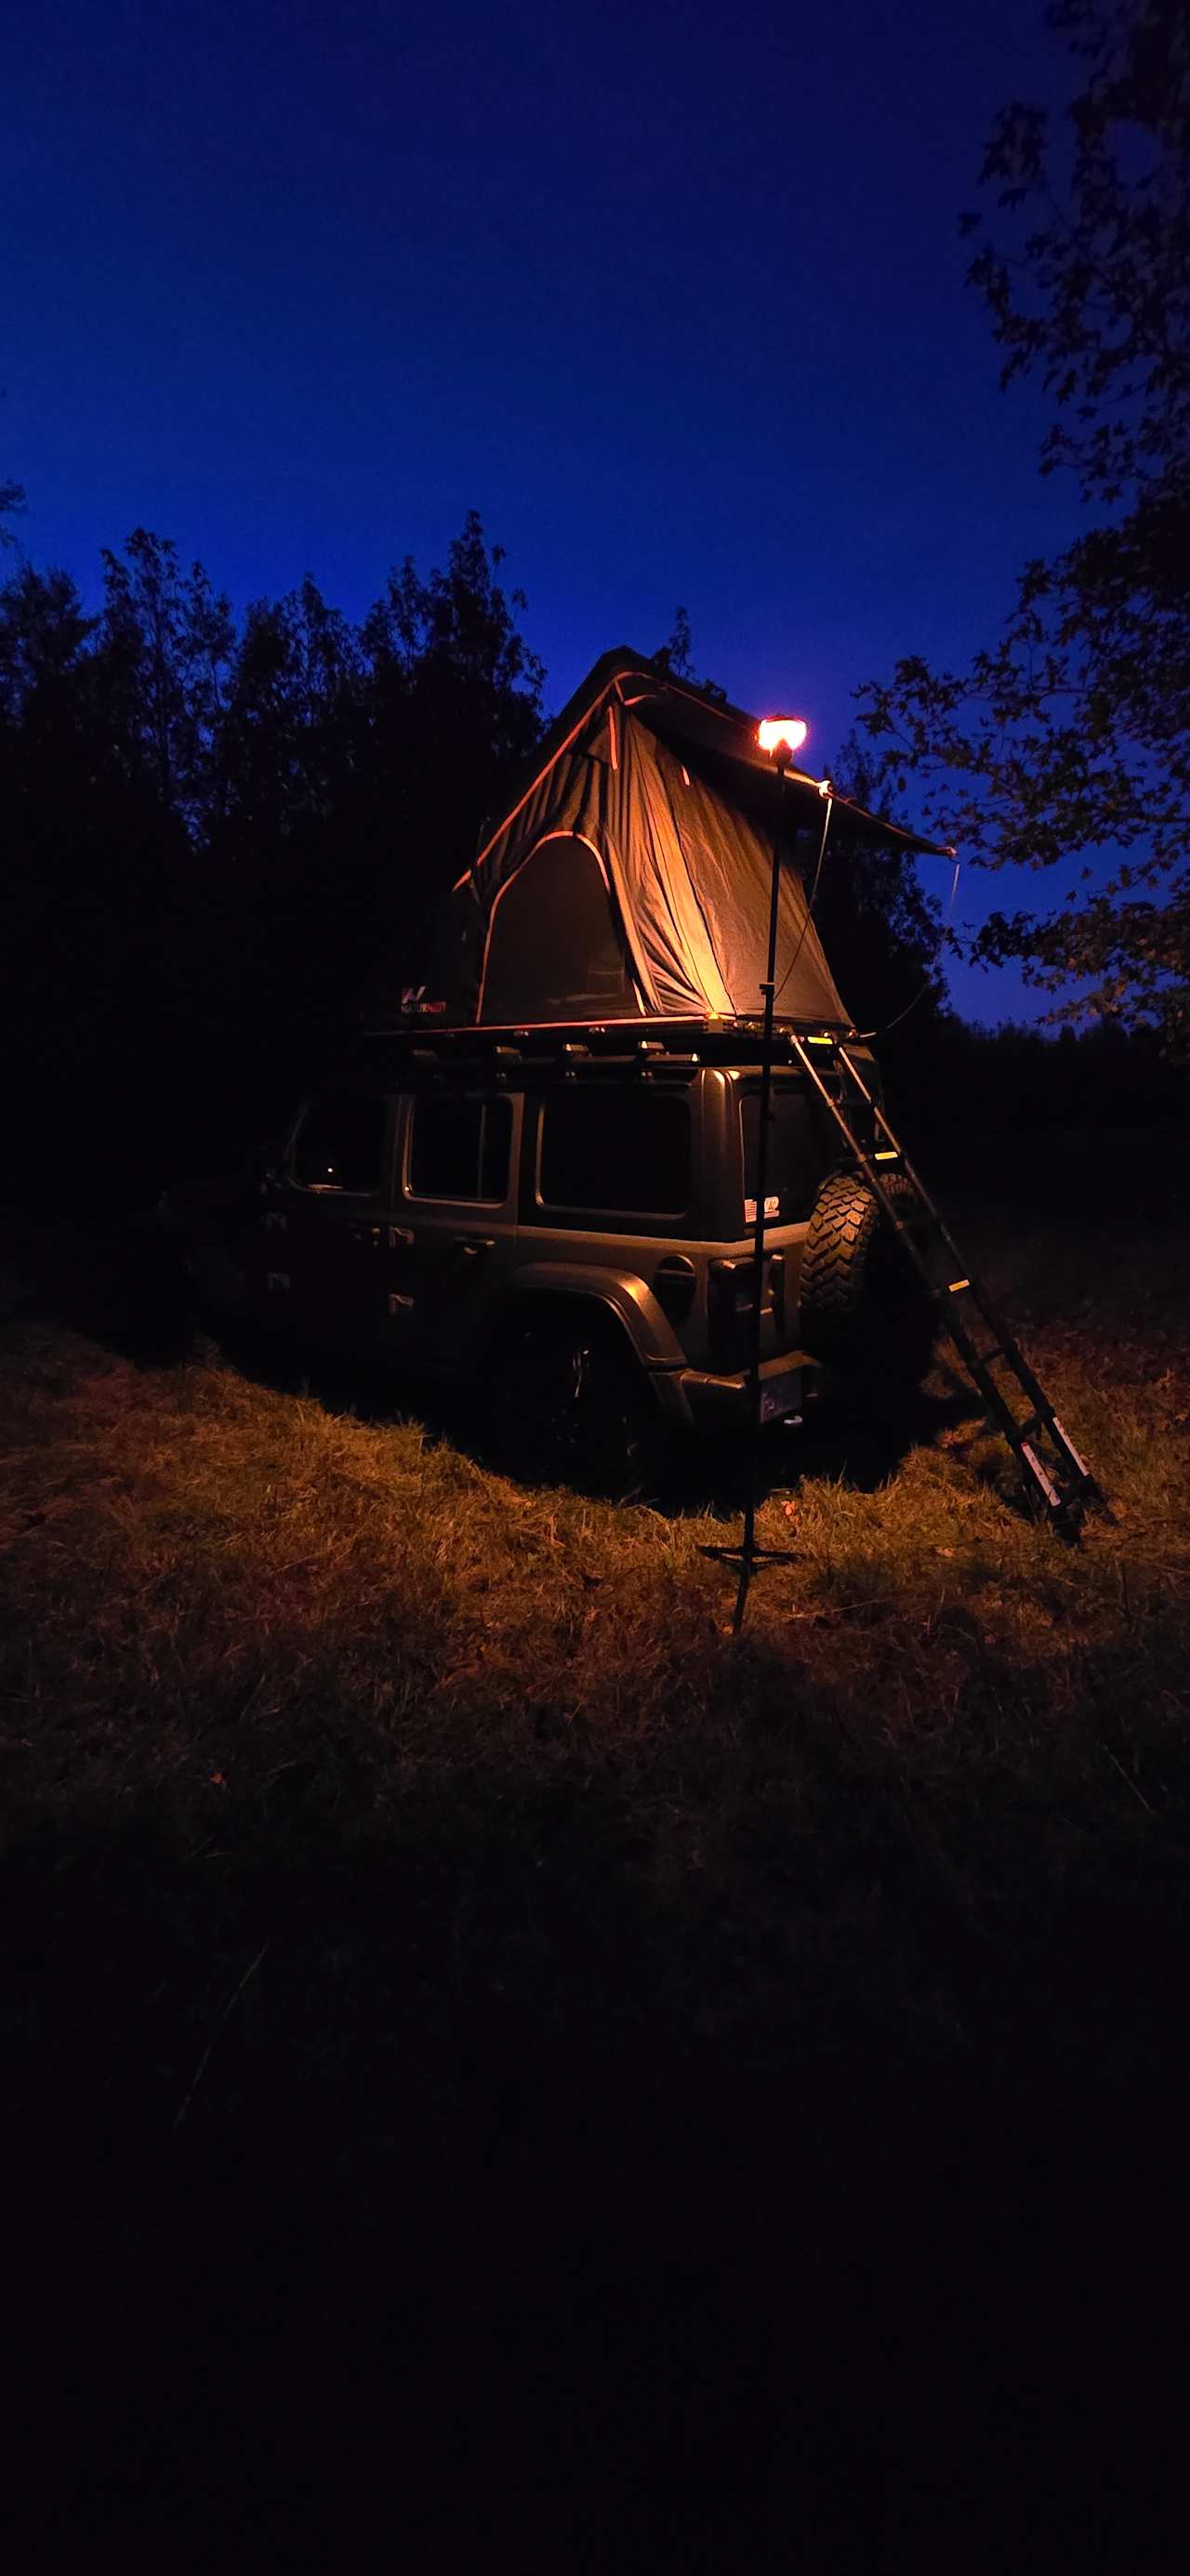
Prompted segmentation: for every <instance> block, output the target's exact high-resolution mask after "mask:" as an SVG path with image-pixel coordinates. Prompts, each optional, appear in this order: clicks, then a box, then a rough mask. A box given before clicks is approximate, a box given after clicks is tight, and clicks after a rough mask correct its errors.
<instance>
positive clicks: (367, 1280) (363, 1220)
mask: <svg viewBox="0 0 1190 2576" xmlns="http://www.w3.org/2000/svg"><path fill="white" fill-rule="evenodd" d="M392 1112H393V1104H392V1102H391V1101H389V1100H387V1099H386V1098H385V1096H384V1093H383V1092H382V1090H381V1089H380V1086H379V1084H378V1083H376V1082H375V1081H369V1080H365V1079H362V1078H360V1079H353V1078H346V1079H344V1080H342V1081H339V1082H334V1083H330V1084H328V1085H327V1086H326V1088H325V1089H324V1090H322V1091H321V1092H318V1093H316V1094H315V1096H314V1098H313V1099H312V1100H311V1101H310V1102H309V1103H308V1104H307V1106H306V1108H305V1110H304V1111H303V1113H302V1116H301V1118H300V1119H299V1121H298V1124H297V1127H296V1129H295V1132H294V1135H293V1137H292V1140H291V1143H290V1147H289V1151H288V1154H287V1156H286V1159H285V1165H284V1169H283V1172H282V1175H281V1178H280V1180H279V1182H278V1183H277V1184H275V1185H274V1186H273V1188H271V1189H270V1191H269V1193H268V1197H267V1200H266V1204H265V1209H264V1219H263V1228H262V1232H263V1244H262V1252H261V1261H262V1275H261V1279H260V1294H259V1297H258V1303H259V1304H260V1305H261V1307H262V1308H263V1311H264V1313H265V1315H266V1317H268V1318H269V1319H270V1320H275V1321H276V1322H278V1323H282V1324H284V1325H285V1327H286V1328H287V1329H288V1330H289V1331H291V1332H292V1333H293V1334H294V1335H295V1336H296V1337H297V1338H298V1339H299V1340H301V1341H303V1342H309V1343H312V1344H316V1345H318V1346H320V1347H321V1348H323V1349H326V1350H335V1351H342V1352H345V1353H347V1354H350V1355H354V1354H357V1353H358V1354H359V1355H360V1356H361V1357H366V1356H368V1355H371V1354H375V1353H377V1352H379V1351H381V1350H383V1348H384V1343H385V1331H386V1322H387V1304H386V1297H385V1261H386V1248H387V1239H388V1220H389V1216H390V1209H391V1198H392V1155H393V1115H392Z"/></svg>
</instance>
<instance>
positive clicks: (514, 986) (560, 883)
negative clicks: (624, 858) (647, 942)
mask: <svg viewBox="0 0 1190 2576" xmlns="http://www.w3.org/2000/svg"><path fill="white" fill-rule="evenodd" d="M639 1010H640V1003H639V1001H638V999H637V996H636V990H635V987H634V985H633V982H632V978H631V975H630V973H629V970H628V963H627V959H626V958H625V955H624V950H623V945H622V943H621V940H620V937H619V932H618V929H617V924H616V919H615V914H614V911H613V906H612V899H611V896H610V894H609V893H608V889H607V885H606V882H605V880H604V875H603V870H602V868H601V867H600V865H599V861H598V859H597V858H596V856H595V853H594V851H593V850H591V849H588V847H587V844H586V842H585V841H580V840H579V838H578V836H577V834H576V833H573V832H558V833H554V834H552V835H551V837H550V839H549V840H548V841H541V842H539V844H538V846H537V848H536V849H535V850H533V851H531V852H530V855H529V857H528V858H527V859H526V860H525V861H524V864H523V866H522V867H520V868H519V869H518V871H517V874H516V875H515V876H514V877H512V878H510V880H509V882H508V884H507V886H506V887H505V888H504V890H503V892H502V893H501V895H500V896H499V897H498V899H497V902H496V905H495V908H494V910H493V913H492V929H491V937H490V939H489V942H488V956H487V971H486V974H485V976H484V986H483V1001H482V1006H481V1010H480V1018H481V1019H482V1020H486V1021H488V1022H489V1023H490V1024H494V1025H496V1026H507V1024H508V1023H509V1022H518V1021H520V1022H524V1021H533V1020H590V1019H600V1018H608V1017H610V1018H613V1019H622V1018H623V1017H624V1016H625V1014H626V1013H630V1014H631V1015H632V1016H633V1017H635V1016H636V1015H637V1014H638V1013H639Z"/></svg>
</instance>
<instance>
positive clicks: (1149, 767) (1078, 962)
mask: <svg viewBox="0 0 1190 2576" xmlns="http://www.w3.org/2000/svg"><path fill="white" fill-rule="evenodd" d="M1048 17H1049V21H1050V23H1051V25H1053V26H1054V27H1055V28H1056V29H1058V30H1059V31H1062V32H1064V33H1066V34H1067V35H1068V37H1069V38H1070V43H1071V51H1072V53H1073V54H1074V56H1075V58H1076V59H1077V60H1078V62H1079V63H1080V64H1081V66H1082V70H1081V86H1080V87H1079V88H1078V89H1077V91H1076V94H1075V95H1074V97H1073V98H1072V99H1071V101H1070V104H1069V106H1068V108H1067V110H1066V113H1065V129H1066V130H1065V134H1064V135H1063V134H1061V133H1059V134H1058V135H1055V134H1054V133H1053V131H1052V130H1051V121H1050V119H1049V118H1048V117H1047V115H1046V113H1045V112H1044V111H1043V110H1042V109H1040V108H1038V107H1034V106H1027V105H1023V104H1020V103H1016V104H1013V105H1011V106H1009V107H1007V108H1005V109H1004V110H1003V112H1002V113H1001V114H1000V115H999V116H998V118H997V119H996V122H995V125H994V127H993V130H992V133H991V137H990V139H989V142H988V145H987V148H986V152H985V156H984V162H983V169H982V174H981V175H982V183H983V184H984V185H985V186H989V187H993V188H995V189H996V191H997V203H998V207H999V209H1000V213H1001V215H1002V217H1003V218H1005V220H1006V222H1007V224H1008V238H1007V240H1001V239H998V238H997V239H992V238H986V239H985V238H983V237H982V218H980V217H979V216H967V217H965V218H964V219H963V220H964V229H965V230H966V231H967V232H968V233H969V234H972V235H974V236H976V240H977V247H976V249H975V253H974V256H973V259H972V262H971V266H970V269H969V272H968V275H969V280H970V283H971V284H972V285H973V286H974V287H975V288H976V290H977V291H978V292H979V293H980V294H982V296H983V297H984V299H985V301H986V304H987V307H988V310H989V312H990V315H991V318H992V325H993V330H994V334H995V338H996V340H997V342H998V343H999V346H1000V348H1001V349H1002V351H1003V353H1004V357H1003V364H1002V367H1001V384H1002V385H1004V386H1007V385H1009V384H1011V383H1012V382H1013V381H1014V380H1015V378H1017V377H1018V376H1023V375H1027V374H1030V373H1036V374H1038V375H1039V376H1040V379H1041V382H1042V384H1043V386H1044V388H1045V391H1046V393H1047V394H1048V395H1049V396H1050V397H1051V398H1052V402H1053V406H1054V414H1053V419H1052V421H1051V424H1050V427H1049V429H1048V432H1047V434H1046V437H1045V440H1044V443H1043V447H1042V451H1041V459H1040V463H1041V470H1042V472H1043V473H1045V474H1052V473H1056V472H1060V471H1065V472H1068V473H1070V474H1072V475H1073V476H1074V477H1075V479H1076V482H1077V485H1078V489H1079V492H1080V494H1081V497H1082V499H1083V501H1084V502H1085V503H1086V504H1087V505H1088V507H1089V508H1090V509H1092V510H1093V511H1094V512H1095V513H1096V519H1095V524H1094V525H1093V526H1091V527H1089V528H1088V529H1087V530H1086V532H1085V533H1084V534H1081V535H1079V536H1078V537H1077V538H1076V539H1075V541H1074V542H1073V544H1071V545H1069V546H1067V547H1066V548H1065V549H1064V550H1063V551H1061V552H1060V553H1058V554H1057V555H1055V556H1054V557H1052V558H1051V559H1049V560H1048V561H1047V560H1038V561H1034V562H1030V563H1028V564H1027V565H1026V566H1025V569H1024V571H1023V573H1022V574H1021V576H1020V579H1019V582H1018V586H1017V594H1016V602H1015V606H1014V608H1013V610H1012V612H1011V614H1010V616H1009V618H1008V620H1007V623H1006V625H1005V628H1004V631H1003V633H1002V635H1001V637H1000V639H999V641H998V642H997V643H996V644H994V645H991V646H989V647H988V648H987V649H986V650H984V651H982V652H980V653H977V654H976V656H975V658H974V660H973V662H972V664H971V666H970V668H969V669H968V670H966V671H964V672H958V673H955V672H951V671H942V672H934V671H932V670H930V669H929V668H928V666H927V664H926V663H925V662H924V660H922V659H920V658H918V657H910V658H907V659H905V660H903V661H901V662H899V663H898V664H897V665H896V668H895V670H894V672H893V676H892V678H891V680H890V681H887V682H870V683H867V684H866V685H865V687H864V688H863V689H862V690H861V691H860V693H859V695H860V701H861V709H862V713H861V723H862V724H863V725H864V726H865V728H866V730H867V733H868V735H869V736H870V737H871V739H872V740H873V741H874V743H875V744H876V745H877V746H878V747H879V750H880V753H881V776H882V781H883V782H885V783H887V782H890V781H895V782H896V785H897V787H898V788H903V787H904V786H905V784H906V783H907V779H908V775H909V772H910V771H913V772H914V773H915V774H916V775H917V777H918V778H919V780H920V781H921V782H922V783H923V785H924V789H925V809H926V814H927V817H928V820H929V821H930V823H931V824H933V825H935V826H936V827H939V828H941V829H942V831H943V832H944V833H945V834H946V836H948V837H952V838H954V839H955V840H956V841H958V842H960V843H961V844H962V845H963V847H964V850H965V852H966V853H967V854H968V855H970V856H971V857H972V858H973V859H974V860H976V862H977V863H979V864H981V865H983V866H987V867H991V868H998V867H1002V866H1003V865H1005V863H1007V862H1017V863H1020V862H1024V863H1025V864H1027V865H1028V866H1030V867H1034V868H1037V869H1047V868H1054V867H1057V866H1067V865H1069V866H1070V868H1071V870H1072V875H1073V877H1074V880H1075V882H1074V884H1072V885H1068V888H1067V890H1066V900H1065V901H1064V902H1063V903H1061V904H1060V905H1059V906H1058V907H1057V908H1055V909H1054V910H1052V911H1051V912H1050V913H1049V914H1048V915H1047V916H1046V917H1044V918H1042V919H1035V918H1033V917H1031V916H1029V915H1027V914H1024V913H1021V912H1018V913H1016V914H1014V915H1012V916H1008V917H1006V916H1005V915H1004V914H1002V913H997V914H995V915H994V916H993V918H992V919H991V920H990V921H989V922H988V924H987V925H986V927H985V929H984V930H983V931H982V933H981V934H980V937H979V939H978V940H977V942H976V943H975V954H976V955H977V956H979V957H981V958H983V959H984V960H986V961H987V962H989V963H999V962H1001V961H1002V960H1005V959H1008V958H1018V959H1020V960H1021V961H1022V962H1023V965H1024V969H1025V972H1026V975H1027V976H1028V977H1029V978H1030V980H1032V981H1033V982H1035V983H1037V984H1038V985H1040V986H1042V987H1043V988H1044V989H1047V990H1048V991H1050V992H1052V993H1054V994H1056V995H1063V993H1064V990H1065V993H1066V995H1067V996H1068V987H1069V982H1070V979H1072V978H1075V979H1079V980H1081V981H1089V985H1090V990H1089V991H1088V992H1087V993H1086V994H1085V995H1084V996H1082V997H1080V998H1078V999H1075V1000H1071V999H1069V998H1068V997H1067V998H1062V999H1061V1000H1060V1001H1059V1003H1058V1005H1057V1008H1056V1009H1055V1011H1054V1013H1053V1014H1052V1016H1054V1017H1068V1018H1072V1017H1077V1016H1080V1015H1084V1014H1095V1013H1102V1014H1106V1015H1108V1016H1116V1017H1118V1018H1120V1019H1121V1020H1122V1021H1124V1022H1125V1023H1130V1024H1136V1023H1138V1022H1148V1023H1151V1024H1156V1025H1157V1026H1158V1027H1159V1028H1160V1029H1161V1030H1162V1031H1163V1032H1164V1035H1165V1038H1166V1041H1167V1042H1168V1043H1170V1044H1172V1045H1175V1046H1177V1047H1180V1048H1181V1049H1183V1050H1184V1049H1185V1048H1186V1046H1187V1044H1188V1043H1190V865H1188V847H1190V22H1188V21H1187V19H1186V17H1185V14H1184V12H1183V11H1181V10H1180V9H1179V8H1178V6H1177V5H1176V0H1122V4H1121V5H1113V0H1056V5H1054V6H1052V7H1051V8H1050V10H1049V11H1048ZM1105 865H1106V868H1107V870H1108V874H1107V877H1106V880H1104V879H1103V876H1102V870H1103V867H1104V866H1105Z"/></svg>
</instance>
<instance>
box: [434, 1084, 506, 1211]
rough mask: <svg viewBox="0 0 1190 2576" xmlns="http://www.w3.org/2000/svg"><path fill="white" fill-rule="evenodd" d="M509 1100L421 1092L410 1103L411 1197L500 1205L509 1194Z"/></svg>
mask: <svg viewBox="0 0 1190 2576" xmlns="http://www.w3.org/2000/svg"><path fill="white" fill-rule="evenodd" d="M511 1150H512V1102H511V1101H510V1100H507V1099H499V1100H458V1099H453V1100H452V1099H446V1098H437V1097H435V1095H434V1094H432V1093H429V1094H424V1095H423V1096H422V1097H421V1098H419V1099H417V1100H415V1101H414V1104H413V1125H412V1134H411V1137H410V1144H409V1191H410V1195H411V1196H412V1197H413V1198H415V1199H476V1200H483V1201H486V1202H487V1203H488V1204H490V1205H493V1206H499V1205H501V1204H502V1203H503V1201H504V1200H505V1199H506V1198H507V1196H508V1162H509V1155H510V1153H511Z"/></svg>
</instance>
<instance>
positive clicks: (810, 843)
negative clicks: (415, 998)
mask: <svg viewBox="0 0 1190 2576" xmlns="http://www.w3.org/2000/svg"><path fill="white" fill-rule="evenodd" d="M825 792H826V791H825V789H824V786H823V785H822V784H821V783H820V782H819V781H818V780H817V779H813V778H809V777H806V776H804V775H803V774H802V773H801V772H799V771H787V772H786V774H785V777H784V779H779V778H778V777H777V775H776V772H775V770H774V768H773V766H772V763H771V762H770V761H769V760H767V759H766V758H765V757H764V755H763V754H761V753H760V752H759V751H758V750H757V748H756V735H755V725H754V722H753V719H752V718H750V717H748V716H746V715H744V714H743V713H742V712H741V711H740V710H739V709H738V708H734V707H727V706H720V705H719V704H717V703H716V702H715V700H714V699H712V698H710V697H708V696H707V695H706V694H705V693H704V692H702V691H700V690H697V689H692V688H690V687H689V686H688V685H687V684H686V683H685V682H679V681H676V680H672V679H670V678H668V677H666V676H662V675H661V674H659V673H658V672H656V671H654V670H651V669H650V667H649V664H648V662H647V661H646V660H644V659H642V658H641V657H640V656H638V655H634V654H632V653H630V652H628V651H627V650H622V651H619V652H616V653H609V654H605V656H604V658H603V660H602V661H601V662H598V663H597V664H596V666H595V669H594V671H593V672H592V673H591V674H590V677H589V678H588V679H587V680H586V681H585V682H584V684H583V686H582V688H581V689H579V690H578V691H577V693H576V695H575V696H574V697H573V698H572V699H571V701H570V704H569V706H568V707H567V708H566V709H565V710H564V712H563V714H562V715H561V716H560V717H559V719H558V721H557V723H556V724H555V725H554V726H553V728H552V729H551V731H550V733H549V734H548V735H547V737H546V740H545V742H544V743H543V744H542V746H541V749H540V751H539V752H538V754H537V756H536V759H535V761H534V762H533V764H532V769H531V772H530V775H529V777H528V778H527V780H526V781H525V784H524V786H523V789H522V792H521V794H520V795H519V797H518V798H517V801H516V802H515V803H514V805H513V807H512V809H511V811H510V812H509V813H508V814H507V815H506V816H505V818H504V820H503V821H502V822H501V823H500V825H499V827H498V829H497V830H496V831H495V832H493V833H491V834H490V836H489V837H488V838H487V839H486V840H485V842H484V845H483V846H482V847H481V849H480V851H479V853H478V856H477V857H476V859H475V861H474V863H473V865H472V867H471V868H470V869H469V870H468V872H467V874H466V875H465V876H463V877H461V878H460V879H459V882H458V885H457V886H456V887H455V890H454V894H453V897H452V902H451V914H450V920H449V923H448V926H447V929H446V936H445V949H444V953H443V955H442V957H441V960H440V965H439V973H438V978H437V979H436V986H435V989H436V991H437V992H438V993H442V992H443V991H444V990H445V993H446V997H447V1010H448V1014H449V1016H450V1018H451V1019H452V1020H454V1021H455V1022H456V1023H458V1022H462V1023H472V1024H473V1023H475V1022H480V1023H486V1024H488V1025H497V1026H508V1025H510V1024H516V1025H525V1024H531V1023H536V1024H541V1023H543V1022H547V1023H548V1022H550V1021H556V1022H561V1021H573V1020H595V1019H599V1020H622V1019H646V1018H649V1017H662V1018H698V1019H702V1018H706V1017H720V1016H736V1015H740V1014H749V1013H753V1012H756V1011H757V1010H758V1009H759V1006H760V982H761V977H762V976H763V974H764V972H765V950H766V944H767V934H768V908H769V891H770V881H771V871H772V849H773V836H774V833H775V832H779V834H780V837H781V841H782V845H783V850H784V853H785V855H786V857H787V859H788V862H789V864H787V865H786V866H785V867H784V869H783V870H782V877H781V887H780V908H779V914H778V939H777V958H778V966H777V975H778V992H777V1011H778V1014H779V1015H780V1016H781V1017H783V1018H789V1019H794V1020H803V1021H812V1022H814V1023H815V1024H817V1025H819V1026H823V1027H827V1026H834V1027H837V1028H840V1029H846V1028H847V1027H848V1026H849V1025H850V1023H849V1016H848V1013H847V1010H846V1007H845V1005H844V1003H843V1001H842V1000H841V998H840V996H839V993H838V991H837V989H836V986H835V984H834V981H833V978H832V975H831V971H830V968H829V966H828V965H827V962H826V959H825V957H824V955H823V952H822V947H821V944H820V942H819V939H818V934H817V931H816V929H815V927H814V923H813V921H812V920H811V918H810V916H809V910H808V906H807V899H806V891H805V886H804V883H803V877H804V875H805V874H806V873H807V872H811V871H812V869H813V866H814V863H815V860H816V857H817V852H818V847H819V844H820V841H821V836H822V830H823V824H824V821H825V818H826V811H827V807H826V803H825ZM837 801H838V804H839V806H840V808H841V809H842V810H845V811H846V812H847V813H848V814H849V816H850V818H851V820H852V822H853V823H858V824H859V825H861V826H864V827H868V828H870V829H872V830H876V831H879V833H880V834H881V836H882V837H890V838H894V839H899V840H901V841H903V842H905V843H907V844H908V845H909V846H910V847H912V848H915V849H928V848H930V847H931V846H932V845H931V844H930V843H928V842H922V841H917V840H916V839H914V837H913V836H912V835H911V834H909V833H903V832H900V831H899V830H897V828H896V827H895V826H893V825H890V824H885V823H877V822H876V820H875V818H874V817H872V816H869V815H866V814H863V813H862V811H861V809H859V808H858V807H855V806H850V805H848V804H847V802H846V800H844V799H839V800H837Z"/></svg>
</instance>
